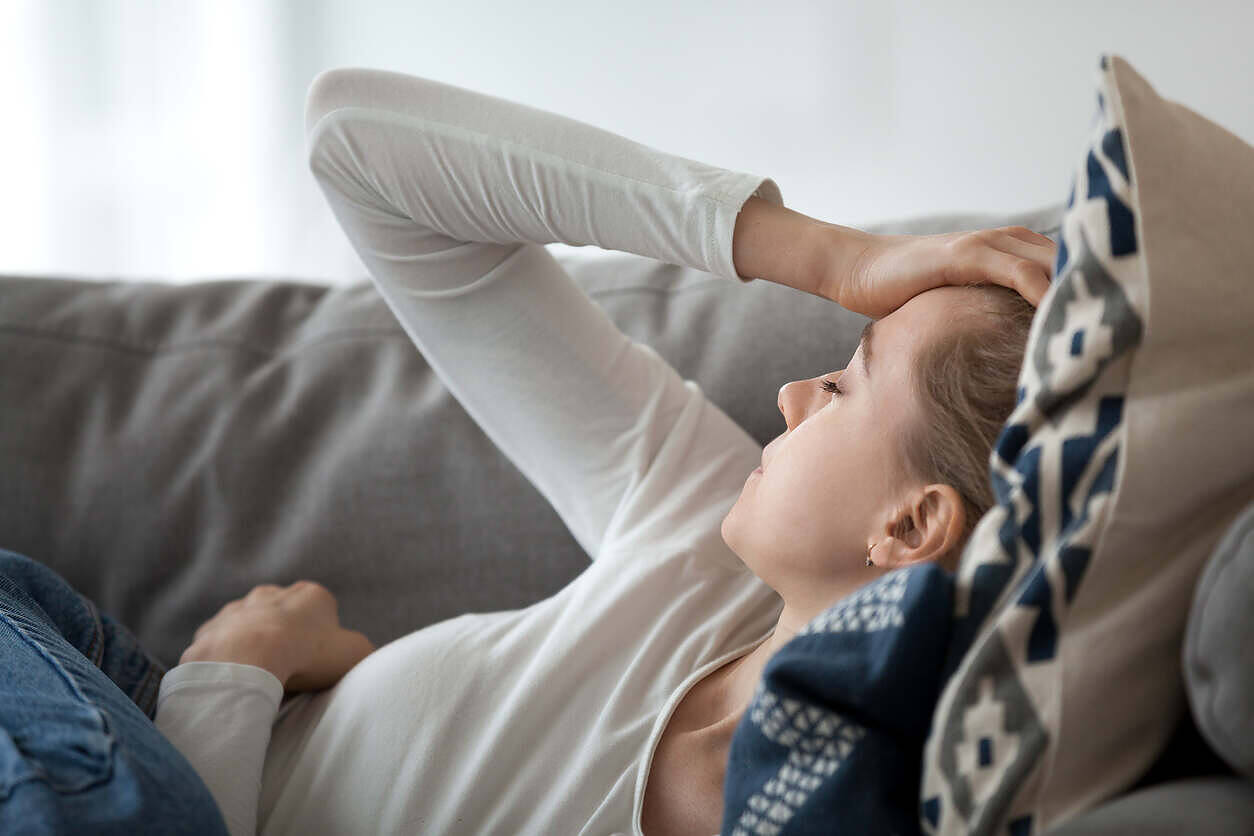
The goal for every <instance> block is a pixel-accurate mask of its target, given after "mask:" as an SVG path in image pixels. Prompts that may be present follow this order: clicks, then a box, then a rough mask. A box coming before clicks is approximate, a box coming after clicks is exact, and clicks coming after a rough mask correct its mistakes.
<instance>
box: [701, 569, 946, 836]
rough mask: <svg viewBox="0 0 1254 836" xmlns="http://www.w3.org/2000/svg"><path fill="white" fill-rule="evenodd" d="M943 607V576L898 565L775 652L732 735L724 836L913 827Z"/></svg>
mask: <svg viewBox="0 0 1254 836" xmlns="http://www.w3.org/2000/svg"><path fill="white" fill-rule="evenodd" d="M952 611H953V578H952V577H951V576H950V574H949V573H948V572H946V571H945V570H944V569H942V568H940V567H939V566H936V565H934V564H924V565H921V566H913V567H909V568H905V569H898V570H897V571H894V572H889V573H888V574H885V575H881V576H880V577H878V578H876V579H875V580H874V581H872V582H870V583H868V584H867V585H866V586H864V587H862V588H861V589H859V590H858V591H857V592H855V593H853V594H852V595H849V596H848V597H846V598H844V599H843V600H841V601H840V602H838V603H837V604H835V605H834V606H832V607H829V608H828V609H827V610H826V611H824V612H823V613H822V614H820V615H819V616H818V617H816V618H814V619H813V620H811V621H810V623H809V624H807V625H806V626H805V627H803V628H802V629H801V630H800V631H799V632H798V633H797V635H795V636H793V637H792V639H790V640H789V641H788V643H787V644H785V645H784V646H783V647H782V648H780V649H779V650H778V651H777V652H776V653H775V655H774V656H772V657H771V658H770V659H769V660H768V661H767V663H766V666H765V667H764V668H763V670H762V678H761V679H760V680H758V687H757V691H756V692H755V693H754V696H753V700H752V701H751V702H750V704H749V708H748V709H747V710H746V711H745V714H744V717H742V718H741V720H740V723H739V724H738V725H737V726H736V732H735V734H734V735H733V736H732V743H731V749H730V751H729V753H728V758H727V773H726V777H725V779H724V782H723V827H722V832H723V834H724V836H780V834H788V836H810V834H813V836H826V835H827V834H830V833H866V834H878V833H894V834H911V833H918V832H919V821H918V812H917V803H916V802H917V798H918V787H919V761H920V756H921V755H922V752H923V742H924V741H925V740H926V739H927V731H928V726H929V724H930V723H931V720H932V707H933V706H934V705H935V704H936V697H937V695H938V694H939V693H940V686H941V684H942V683H943V679H942V678H941V668H942V663H943V662H944V659H945V655H944V654H945V648H946V646H947V644H948V639H949V629H950V621H951V619H950V613H951V612H952Z"/></svg>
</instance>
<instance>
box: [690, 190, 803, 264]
mask: <svg viewBox="0 0 1254 836" xmlns="http://www.w3.org/2000/svg"><path fill="white" fill-rule="evenodd" d="M733 177H734V179H733V181H732V182H731V183H730V184H729V188H728V189H727V191H726V192H725V194H724V195H722V196H720V197H718V198H717V199H716V202H715V203H714V211H713V212H711V213H709V214H708V215H707V218H708V219H709V228H708V229H707V231H706V244H707V246H708V247H709V248H710V255H709V260H710V263H711V264H712V265H713V267H714V271H713V272H714V273H715V275H718V276H722V277H723V278H727V279H734V280H735V281H738V282H741V283H742V284H743V283H746V282H750V281H753V278H754V277H753V276H749V277H748V278H741V276H740V275H739V274H738V273H737V272H736V265H735V261H734V260H733V259H732V240H733V238H734V237H735V234H736V217H737V216H738V215H739V214H740V210H741V209H742V208H744V205H745V201H747V200H748V199H749V198H751V197H759V198H761V199H762V200H765V201H767V202H768V203H774V204H775V205H776V206H783V205H784V197H783V195H782V194H781V193H780V190H779V185H778V184H777V183H776V182H775V181H774V180H772V179H771V178H769V177H758V176H756V175H753V174H734V175H733Z"/></svg>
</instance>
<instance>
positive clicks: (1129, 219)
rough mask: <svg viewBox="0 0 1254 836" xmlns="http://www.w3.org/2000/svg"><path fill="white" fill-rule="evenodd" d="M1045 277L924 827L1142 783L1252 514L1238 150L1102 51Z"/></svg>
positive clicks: (1252, 190) (972, 573) (1036, 809)
mask: <svg viewBox="0 0 1254 836" xmlns="http://www.w3.org/2000/svg"><path fill="white" fill-rule="evenodd" d="M1054 272H1055V274H1056V275H1055V278H1054V281H1053V286H1052V287H1051V289H1050V291H1049V293H1048V294H1047V296H1046V297H1045V299H1044V300H1043V301H1042V303H1041V307H1040V309H1039V310H1038V311H1037V315H1036V318H1035V320H1034V322H1033V325H1032V332H1031V336H1030V337H1029V343H1028V350H1027V357H1026V359H1025V362H1024V367H1023V369H1022V371H1021V373H1020V378H1019V384H1020V401H1019V404H1018V406H1017V407H1016V408H1015V411H1014V413H1013V414H1012V415H1011V417H1010V419H1009V420H1008V421H1007V424H1006V426H1005V427H1004V428H1003V431H1002V435H1001V437H1000V438H999V440H998V444H997V447H996V449H995V450H994V452H993V455H992V457H991V458H990V473H991V477H992V480H993V484H994V487H995V491H996V496H997V498H998V505H996V506H994V507H993V508H992V509H991V510H990V511H989V512H988V513H987V514H986V515H985V516H984V518H983V519H982V520H981V521H980V523H979V526H978V527H977V529H976V531H975V533H974V535H973V536H972V539H971V542H970V543H969V545H968V547H967V550H966V552H965V554H964V555H963V561H962V566H961V568H960V570H959V575H958V579H957V580H958V583H957V595H956V608H957V612H956V613H955V618H956V621H955V625H954V629H955V636H956V640H955V642H954V644H953V645H952V646H951V648H950V652H949V656H948V661H947V663H946V664H947V669H948V670H951V671H953V673H952V675H951V676H950V678H949V680H948V682H947V684H946V686H945V688H944V690H943V691H942V694H941V698H940V701H939V703H938V705H937V709H936V712H935V714H934V716H933V721H932V731H931V735H930V737H929V739H928V743H927V747H926V751H925V755H924V774H923V784H922V788H921V798H920V801H921V815H922V824H923V827H924V829H925V831H927V832H933V833H946V834H951V833H953V834H956V833H963V834H966V833H989V834H993V833H996V834H1012V836H1028V834H1036V833H1042V832H1044V831H1046V830H1047V829H1049V828H1050V827H1052V826H1054V825H1056V824H1058V823H1060V822H1062V821H1064V820H1066V819H1067V818H1069V817H1071V816H1072V815H1074V814H1076V813H1079V812H1081V811H1083V810H1085V809H1087V808H1089V807H1092V806H1093V805H1095V804H1097V803H1098V802H1100V801H1102V800H1104V799H1107V798H1109V797H1111V796H1113V795H1115V794H1117V793H1119V792H1121V791H1122V790H1124V789H1126V788H1127V787H1129V786H1130V785H1131V784H1132V783H1134V782H1135V781H1136V780H1137V778H1139V777H1140V776H1141V775H1142V773H1144V771H1145V770H1146V769H1147V768H1148V767H1149V766H1150V764H1151V763H1152V762H1153V761H1154V760H1155V757H1156V755H1157V754H1158V753H1159V752H1160V750H1161V749H1162V747H1163V746H1164V745H1165V743H1166V741H1167V739H1168V737H1169V735H1170V733H1171V731H1172V730H1173V728H1174V727H1175V725H1176V722H1177V720H1178V719H1179V717H1180V714H1181V712H1182V711H1183V710H1184V709H1185V703H1184V691H1183V683H1182V678H1181V671H1180V657H1181V642H1182V638H1183V633H1184V628H1185V623H1186V619H1187V617H1188V614H1189V606H1190V602H1191V598H1192V592H1193V588H1194V585H1195V583H1196V582H1197V578H1198V575H1199V572H1200V571H1201V569H1202V567H1203V565H1204V564H1205V562H1206V559H1207V557H1208V556H1209V555H1210V553H1211V552H1212V550H1213V549H1214V548H1215V544H1216V541H1217V540H1218V538H1219V537H1220V536H1221V535H1222V534H1223V532H1224V531H1225V529H1226V528H1227V527H1228V526H1229V524H1230V523H1231V522H1232V520H1233V519H1234V518H1235V516H1236V515H1237V513H1238V512H1239V511H1240V510H1241V509H1242V508H1243V507H1244V506H1245V505H1246V504H1247V503H1248V502H1249V501H1250V499H1251V498H1252V497H1254V327H1252V326H1254V148H1251V147H1250V145H1248V144H1247V143H1245V142H1243V141H1242V140H1241V139H1239V138H1238V137H1236V136H1234V135H1233V134H1231V133H1230V132H1228V131H1226V130H1224V129H1223V128H1222V127H1220V126H1219V125H1216V124H1214V123H1213V122H1211V121H1209V120H1207V119H1205V118H1203V117H1202V116H1200V115H1198V114H1197V113H1195V112H1194V111H1192V110H1190V109H1188V108H1187V107H1184V106H1183V105H1180V104H1178V103H1175V102H1171V101H1168V100H1165V99H1163V98H1161V97H1160V96H1158V94H1157V93H1155V92H1154V89H1153V88H1152V87H1151V86H1150V85H1149V83H1148V82H1146V80H1145V79H1144V78H1142V77H1141V76H1140V75H1139V74H1138V73H1137V72H1136V71H1135V70H1134V69H1133V68H1132V67H1131V65H1129V64H1128V62H1127V61H1125V60H1124V59H1123V58H1120V57H1118V56H1106V55H1104V56H1102V58H1101V61H1100V67H1099V70H1098V72H1097V113H1096V118H1095V120H1094V123H1093V130H1092V133H1091V137H1090V140H1089V142H1088V143H1087V144H1086V147H1085V148H1084V150H1083V154H1082V155H1081V158H1080V160H1079V165H1078V166H1077V169H1076V175H1075V180H1074V181H1073V183H1072V194H1071V196H1070V198H1069V199H1068V208H1067V211H1066V213H1065V214H1064V216H1063V225H1062V233H1061V240H1060V245H1059V254H1058V261H1057V263H1056V264H1055V269H1054Z"/></svg>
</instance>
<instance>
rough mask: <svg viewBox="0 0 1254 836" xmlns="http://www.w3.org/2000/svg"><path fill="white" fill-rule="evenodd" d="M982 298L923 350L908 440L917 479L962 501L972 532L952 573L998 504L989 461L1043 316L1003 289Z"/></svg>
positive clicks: (951, 564)
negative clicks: (1037, 319) (1035, 322)
mask: <svg viewBox="0 0 1254 836" xmlns="http://www.w3.org/2000/svg"><path fill="white" fill-rule="evenodd" d="M967 289H969V290H971V291H972V292H973V293H977V294H978V298H977V300H976V304H974V305H973V306H972V310H971V312H970V313H969V314H968V315H967V316H966V317H965V321H964V322H962V323H961V325H960V327H956V328H953V329H952V330H950V331H947V332H946V333H945V334H943V335H942V336H940V337H939V338H937V339H934V340H932V341H931V343H930V344H929V345H926V346H924V347H923V348H921V349H920V351H919V354H918V357H917V358H916V362H915V364H914V368H913V377H914V386H915V391H916V392H917V394H918V395H919V401H920V405H921V407H922V410H921V414H918V415H917V416H916V417H915V419H914V420H913V421H912V422H911V424H910V427H909V428H908V429H907V431H906V433H905V434H904V435H903V437H902V439H901V444H902V457H903V460H904V462H905V465H906V470H907V472H908V474H909V476H911V477H914V478H916V479H919V480H922V481H923V482H924V483H929V484H930V483H937V482H939V483H941V484H947V485H950V486H952V487H953V488H954V490H956V491H957V492H958V494H959V495H960V496H961V497H962V502H963V510H964V511H965V512H966V520H965V525H964V527H963V531H962V536H961V539H960V541H959V543H958V545H957V546H956V547H955V548H954V549H953V550H952V551H951V552H950V553H949V554H948V555H946V558H945V559H944V560H943V561H942V564H943V565H945V566H946V568H948V569H950V570H954V569H956V568H957V565H958V561H959V558H960V557H961V556H962V551H963V549H964V548H965V546H966V543H967V540H968V539H969V538H970V536H971V532H972V531H973V530H974V529H975V525H976V523H978V522H979V520H980V517H982V516H984V512H985V511H987V510H988V509H989V508H991V507H992V506H993V502H994V497H993V489H992V484H991V480H990V477H989V472H988V463H989V456H990V454H991V453H992V450H993V445H994V444H995V443H996V442H997V436H998V435H999V434H1000V432H1001V428H1002V425H1003V424H1004V423H1005V421H1006V418H1007V417H1009V415H1010V413H1011V412H1012V411H1013V410H1014V408H1015V404H1016V400H1017V389H1018V381H1019V368H1020V366H1022V364H1023V355H1024V351H1025V349H1026V347H1027V342H1028V332H1029V331H1030V330H1031V327H1032V317H1033V316H1034V315H1035V313H1036V309H1035V308H1033V307H1032V305H1031V303H1029V302H1028V301H1027V300H1026V299H1024V298H1023V297H1022V296H1020V295H1019V294H1018V293H1017V292H1016V291H1014V290H1011V289H1009V288H1005V287H1001V286H999V285H979V286H972V287H969V288H967Z"/></svg>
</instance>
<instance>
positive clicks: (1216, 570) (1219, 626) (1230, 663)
mask: <svg viewBox="0 0 1254 836" xmlns="http://www.w3.org/2000/svg"><path fill="white" fill-rule="evenodd" d="M1251 636H1254V502H1251V503H1250V505H1249V506H1248V507H1247V508H1246V510H1245V511H1243V512H1242V513H1241V515H1240V516H1238V517H1237V518H1236V520H1235V521H1233V523H1232V525H1231V527H1229V529H1228V531H1227V532H1226V533H1225V534H1224V536H1223V539H1222V540H1220V541H1219V545H1218V546H1216V547H1215V552H1214V554H1212V555H1211V558H1210V560H1209V562H1208V563H1207V564H1206V570H1205V571H1204V572H1203V573H1202V577H1201V578H1200V579H1199V580H1198V583H1197V588H1196V589H1195V590H1194V593H1193V607H1192V609H1190V610H1189V623H1188V627H1187V629H1186V631H1185V636H1184V653H1183V667H1184V682H1185V688H1186V692H1187V693H1188V696H1189V705H1190V707H1191V708H1192V711H1193V716H1194V718H1195V719H1196V721H1197V726H1198V730H1199V731H1200V732H1201V734H1202V736H1203V737H1204V738H1205V739H1206V741H1207V742H1208V743H1209V744H1210V745H1211V747H1212V748H1213V749H1214V750H1215V751H1216V752H1217V753H1218V754H1219V755H1220V756H1222V757H1223V758H1224V760H1225V761H1227V762H1228V763H1229V764H1230V765H1231V766H1232V768H1233V769H1235V770H1237V771H1239V772H1241V773H1243V774H1245V775H1246V776H1248V777H1250V778H1254V664H1251V660H1252V657H1251V655H1250V644H1249V642H1250V637H1251ZM1251 820H1252V821H1254V813H1251Z"/></svg>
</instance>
